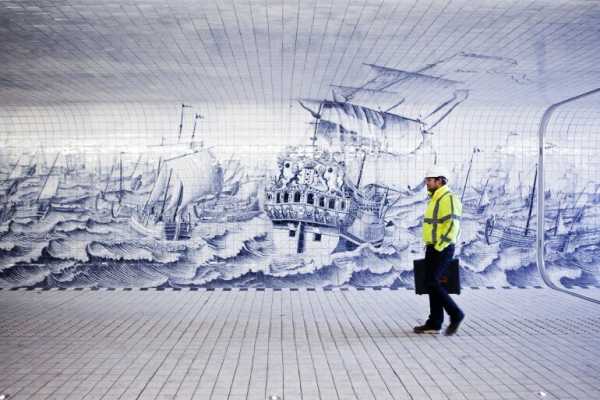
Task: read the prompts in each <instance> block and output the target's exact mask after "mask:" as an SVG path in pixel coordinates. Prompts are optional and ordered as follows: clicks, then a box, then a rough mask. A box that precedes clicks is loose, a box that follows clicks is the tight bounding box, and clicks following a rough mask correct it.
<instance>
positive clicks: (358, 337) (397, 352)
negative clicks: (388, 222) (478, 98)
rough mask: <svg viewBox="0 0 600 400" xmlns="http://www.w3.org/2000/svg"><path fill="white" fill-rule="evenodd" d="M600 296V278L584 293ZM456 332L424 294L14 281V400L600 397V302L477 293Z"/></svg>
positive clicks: (470, 295)
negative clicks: (425, 327) (433, 320)
mask: <svg viewBox="0 0 600 400" xmlns="http://www.w3.org/2000/svg"><path fill="white" fill-rule="evenodd" d="M580 292H581V293H585V294H587V295H588V296H591V297H596V298H600V289H598V288H588V289H582V290H580ZM458 302H459V304H460V305H461V306H462V307H463V309H464V310H465V311H466V313H467V319H466V320H465V322H464V323H463V325H462V326H461V329H460V331H459V333H458V334H457V335H456V336H454V337H445V336H443V335H416V334H414V333H412V327H413V326H414V325H416V324H417V323H420V322H423V319H424V317H426V315H427V307H428V305H427V304H428V303H427V298H426V297H425V296H415V295H414V294H413V293H412V292H411V291H410V290H404V289H401V290H389V289H381V290H356V289H348V290H340V289H334V290H322V289H316V290H306V289H299V290H289V289H284V290H272V289H266V290H254V289H249V290H244V291H241V290H237V289H233V290H229V291H224V290H214V291H207V290H203V289H201V290H198V291H189V290H181V291H172V290H164V291H158V290H146V291H142V290H137V289H134V290H120V289H118V290H111V291H108V290H96V291H93V290H89V289H85V290H64V291H60V290H49V291H42V290H31V291H26V290H19V291H9V290H2V291H0V309H1V310H2V311H1V315H0V322H1V324H0V355H1V364H0V394H7V395H9V399H61V400H62V399H68V400H75V399H77V400H81V399H84V400H94V399H106V400H115V399H230V400H240V399H251V400H265V399H269V398H270V397H271V396H278V397H279V398H280V399H285V400H295V399H305V400H313V399H324V400H331V399H340V400H346V399H360V400H363V399H364V400H368V399H373V400H374V399H377V400H384V399H398V400H400V399H414V400H417V399H418V400H421V399H427V400H437V399H452V400H459V399H461V400H464V399H485V400H494V399H506V400H511V399H523V400H533V399H561V400H569V399H582V400H583V399H586V400H588V399H589V400H591V399H600V361H599V360H600V306H599V305H597V304H594V303H591V302H586V301H584V300H581V299H577V298H575V297H572V296H569V295H566V294H564V293H559V292H556V291H553V290H551V289H546V288H544V289H536V288H528V289H516V288H513V289H511V290H509V289H494V290H490V289H486V288H482V289H477V290H475V289H466V290H465V291H464V292H463V294H462V295H461V296H460V297H458Z"/></svg>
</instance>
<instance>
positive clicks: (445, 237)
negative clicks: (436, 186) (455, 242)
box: [440, 196, 455, 243]
mask: <svg viewBox="0 0 600 400" xmlns="http://www.w3.org/2000/svg"><path fill="white" fill-rule="evenodd" d="M442 197H444V196H442ZM440 199H441V197H440ZM449 217H451V218H452V221H450V227H449V228H448V232H446V233H445V234H443V235H442V242H446V243H451V242H452V240H451V239H450V238H449V237H448V234H449V233H450V232H452V228H454V217H455V215H454V199H453V197H452V196H450V215H449Z"/></svg>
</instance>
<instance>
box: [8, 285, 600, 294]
mask: <svg viewBox="0 0 600 400" xmlns="http://www.w3.org/2000/svg"><path fill="white" fill-rule="evenodd" d="M546 288H547V287H546V286H540V285H533V286H465V287H462V288H461V290H463V291H465V290H486V289H487V290H495V289H505V290H515V289H546ZM567 289H600V285H597V286H595V285H588V286H572V287H569V288H567ZM369 290H372V291H386V290H388V291H396V290H414V287H409V286H403V287H389V286H344V287H286V288H278V287H275V288H273V287H220V288H214V287H208V288H204V287H203V288H198V287H184V288H163V287H108V288H104V287H102V288H98V287H74V288H62V287H60V288H36V287H0V291H11V292H15V291H22V292H25V291H35V292H42V291H43V292H46V291H104V292H113V291H114V292H129V291H157V292H163V291H164V292H180V291H206V292H214V291H219V292H244V291H273V292H280V291H290V292H297V291H306V292H315V291H323V292H330V291H369Z"/></svg>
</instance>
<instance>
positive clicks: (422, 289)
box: [413, 258, 460, 294]
mask: <svg viewBox="0 0 600 400" xmlns="http://www.w3.org/2000/svg"><path fill="white" fill-rule="evenodd" d="M413 264H414V275H415V292H416V293H417V294H427V285H426V284H425V279H426V276H427V272H426V265H425V260H424V259H421V260H414V261H413ZM440 283H441V284H442V287H444V288H445V289H446V291H447V292H448V293H450V294H460V275H459V272H458V258H453V259H452V261H450V264H449V265H448V268H447V269H446V273H445V274H444V275H442V277H441V278H440Z"/></svg>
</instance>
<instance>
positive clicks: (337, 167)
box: [264, 65, 468, 256]
mask: <svg viewBox="0 0 600 400" xmlns="http://www.w3.org/2000/svg"><path fill="white" fill-rule="evenodd" d="M368 67H369V68H370V70H371V72H372V73H373V74H374V77H373V78H372V79H370V80H369V81H367V82H366V83H365V84H364V85H362V86H360V87H347V86H334V88H333V100H312V99H302V100H300V101H299V103H300V106H301V107H302V108H304V109H305V110H306V111H308V112H309V113H310V114H311V116H312V117H313V118H314V122H313V125H314V129H313V131H312V138H311V141H312V144H310V145H308V146H305V147H303V146H298V147H292V148H288V149H287V150H286V151H284V152H283V153H282V154H281V155H280V157H279V160H278V170H277V172H276V175H275V176H274V177H273V178H272V180H271V181H270V182H268V184H267V186H266V191H265V192H266V193H265V194H266V196H265V197H266V199H265V204H264V209H265V212H266V214H267V216H268V217H269V218H270V219H271V221H272V223H273V245H274V247H275V251H276V254H281V255H298V254H303V253H305V254H308V255H316V256H319V255H325V254H331V253H334V252H338V251H347V250H352V249H354V248H356V247H357V246H360V245H363V244H370V245H372V246H375V247H377V246H380V245H381V244H382V243H383V241H384V238H385V230H386V225H387V224H389V223H390V221H386V214H387V212H388V211H389V210H390V209H391V207H393V206H394V205H395V204H396V203H397V202H398V201H399V200H400V198H401V196H402V194H403V193H406V190H405V189H406V188H407V187H408V188H409V189H411V188H412V189H414V188H417V187H422V181H423V178H422V176H421V173H420V171H415V170H414V169H415V168H414V166H415V165H418V166H419V167H421V168H423V169H424V168H425V167H426V166H427V165H431V164H432V163H434V162H435V158H436V154H435V151H434V149H433V146H432V143H431V136H432V134H433V132H432V129H433V128H434V127H435V126H436V125H438V124H439V123H440V122H441V121H442V120H443V119H444V118H446V117H447V116H448V115H449V114H450V113H451V112H452V110H454V109H455V107H456V106H458V105H459V104H460V103H462V102H463V101H464V100H465V99H466V98H467V95H468V91H467V90H465V89H460V88H457V86H458V85H459V83H460V82H456V81H452V80H448V79H444V78H441V77H439V76H433V75H427V74H425V73H424V72H425V71H426V70H427V69H428V68H427V67H426V68H423V69H421V70H420V71H418V72H407V71H401V70H397V69H392V68H386V67H381V66H377V65H368ZM424 87H427V88H429V89H431V90H433V91H436V93H438V94H439V96H433V98H429V100H430V101H429V103H428V104H429V105H430V107H431V104H432V101H433V99H435V101H436V102H437V104H435V105H434V106H433V107H431V108H430V109H429V112H427V113H426V114H424V115H426V117H424V118H420V116H415V117H412V116H409V111H408V110H411V108H410V107H408V108H404V109H403V108H402V106H403V105H404V103H405V102H406V101H407V100H416V98H417V97H418V96H419V95H421V94H422V93H423V90H424ZM397 90H398V91H401V92H402V94H400V93H399V92H398V91H397ZM429 95H430V96H431V93H430V94H429ZM414 104H422V103H419V102H418V101H415V102H414V103H413V104H412V105H413V106H414ZM417 108H418V107H417ZM412 110H413V112H414V110H415V108H414V107H413V108H412ZM419 111H421V112H422V111H423V109H422V108H421V109H419ZM400 165H403V166H409V165H412V166H413V168H412V169H413V170H408V168H407V170H399V166H400Z"/></svg>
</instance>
